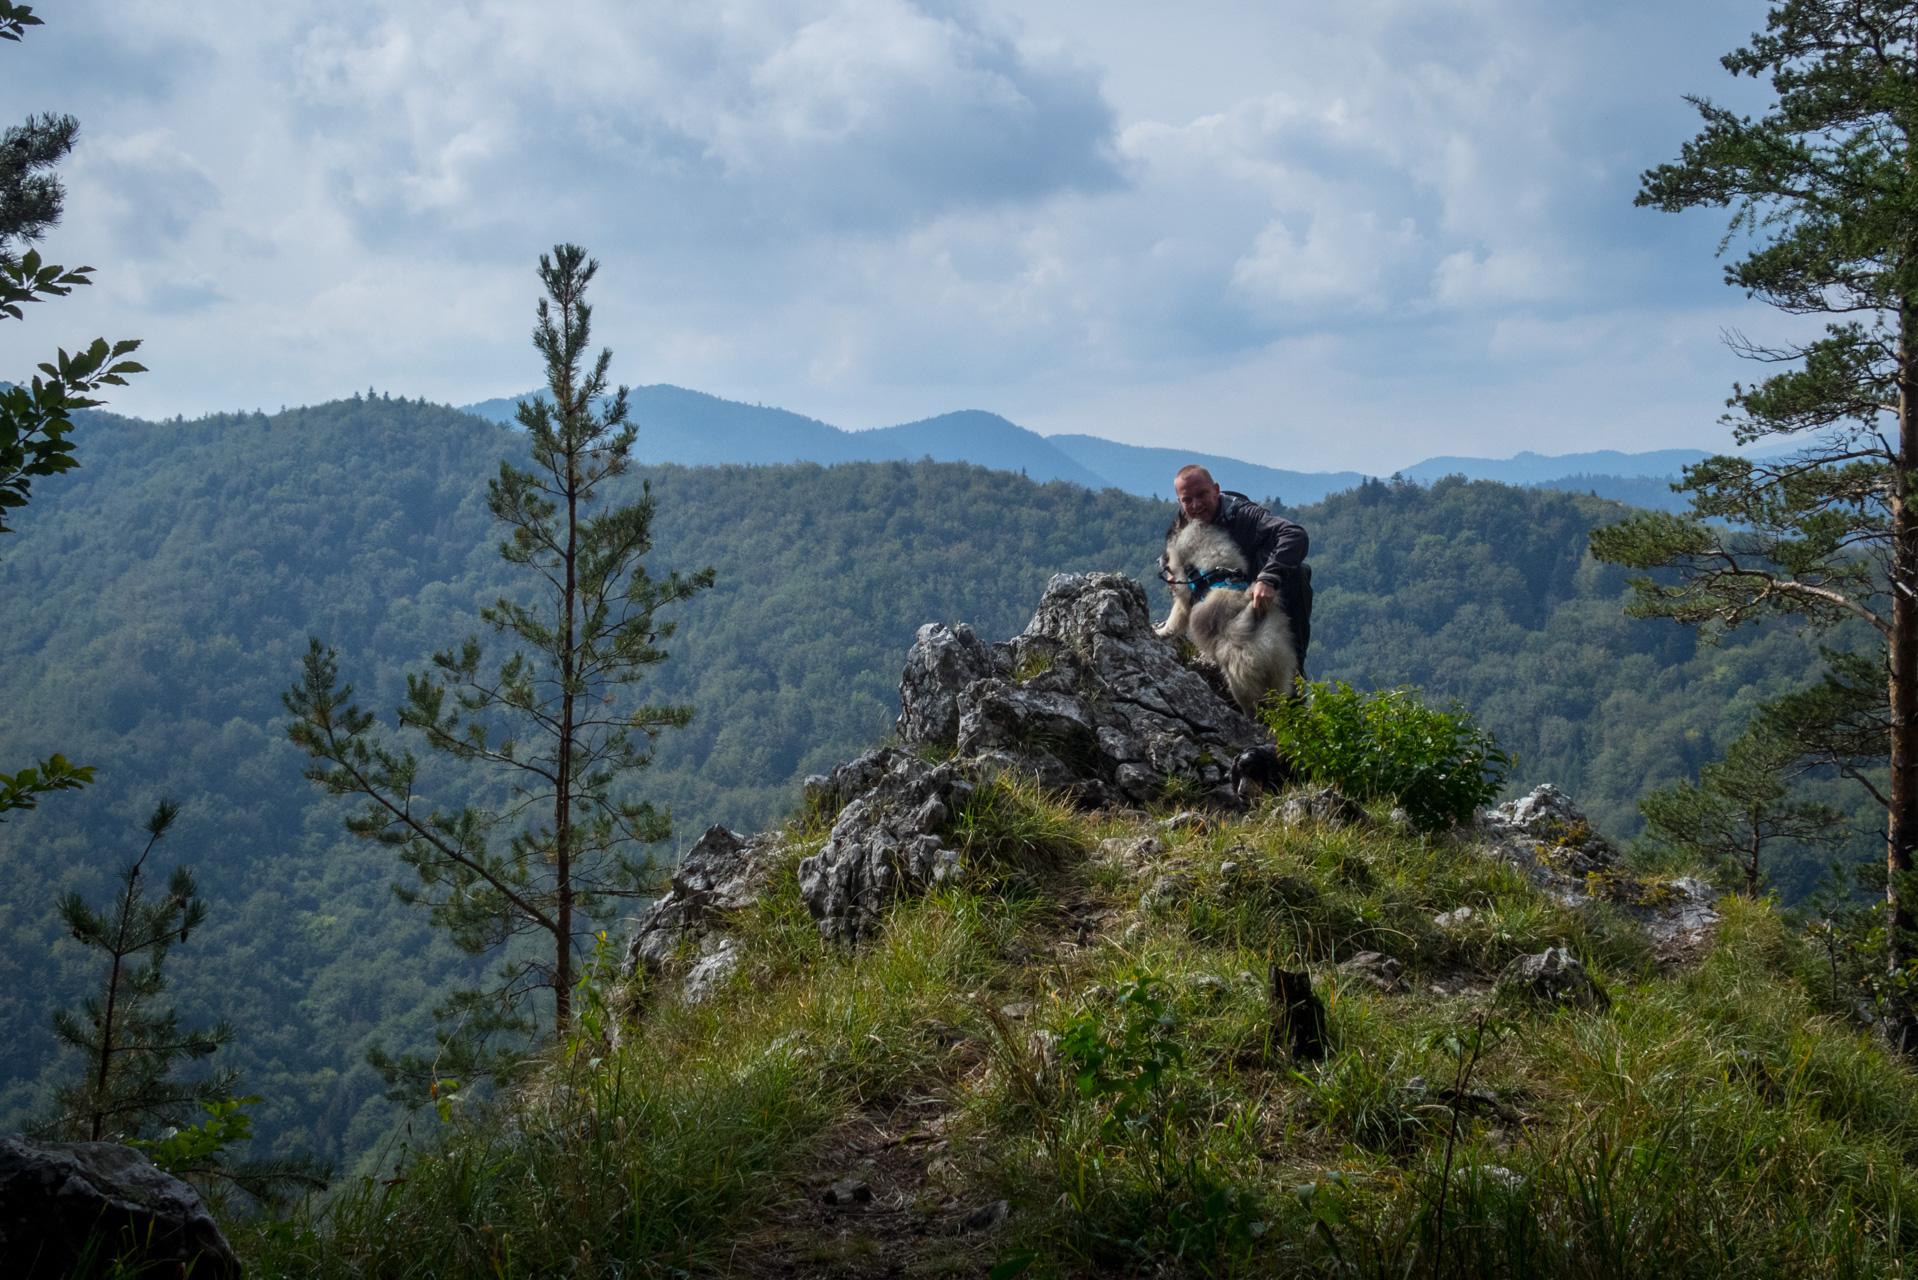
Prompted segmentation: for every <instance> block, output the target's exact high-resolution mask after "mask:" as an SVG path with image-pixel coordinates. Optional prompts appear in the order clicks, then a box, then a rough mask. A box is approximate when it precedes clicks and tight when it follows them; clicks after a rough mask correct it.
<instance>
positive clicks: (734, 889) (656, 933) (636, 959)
mask: <svg viewBox="0 0 1918 1280" xmlns="http://www.w3.org/2000/svg"><path fill="white" fill-rule="evenodd" d="M778 848H779V841H778V838H777V837H776V836H769V835H761V836H754V837H752V838H751V839H747V838H745V837H744V836H741V835H739V834H738V833H737V832H734V831H728V830H727V829H726V828H725V827H721V826H711V827H708V828H706V834H704V835H702V836H701V837H699V840H698V841H697V842H696V843H695V844H694V845H693V847H692V848H690V849H688V850H687V851H686V853H685V856H683V857H682V858H680V860H679V865H678V866H677V867H675V868H674V869H673V875H672V888H671V890H670V891H669V892H668V893H667V894H666V896H665V897H663V898H660V899H659V900H658V901H657V902H655V903H653V905H652V906H650V907H648V908H647V909H646V910H645V911H644V912H643V913H642V914H641V915H640V916H639V918H638V919H637V920H636V921H634V924H633V932H632V935H631V936H630V937H629V938H628V939H627V941H626V958H625V961H624V963H623V964H622V965H621V966H620V971H621V972H622V973H623V974H625V975H626V976H627V977H631V976H633V974H635V973H637V972H638V971H639V969H640V968H641V967H642V966H644V967H645V969H646V971H647V972H649V973H659V972H662V971H663V970H665V969H666V968H667V967H668V966H669V965H670V964H671V962H672V959H673V957H674V956H675V955H676V954H677V953H678V951H679V948H680V946H681V944H682V943H686V942H698V941H700V940H701V939H703V938H705V937H706V936H707V935H708V934H710V933H711V932H712V931H713V930H714V929H716V928H718V927H720V926H721V925H722V924H723V921H724V918H725V917H726V916H727V915H728V914H730V913H732V912H736V911H739V910H741V909H743V908H745V907H748V906H750V905H752V904H753V903H754V902H757V901H758V900H759V896H760V895H761V894H762V893H764V892H765V890H766V886H767V884H768V883H769V881H770V879H771V874H772V862H773V859H774V855H775V854H776V852H777V850H778Z"/></svg>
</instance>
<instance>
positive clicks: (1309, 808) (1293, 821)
mask: <svg viewBox="0 0 1918 1280" xmlns="http://www.w3.org/2000/svg"><path fill="white" fill-rule="evenodd" d="M1279 820H1280V821H1281V822H1283V823H1285V824H1286V825H1287V826H1288V827H1290V826H1298V825H1300V824H1301V823H1307V824H1314V825H1317V826H1322V827H1325V828H1326V829H1328V830H1331V831H1337V830H1339V829H1340V828H1341V827H1363V826H1369V825H1371V821H1372V820H1371V819H1370V818H1369V817H1367V816H1366V813H1365V809H1364V807H1363V806H1362V805H1360V804H1359V802H1358V801H1356V800H1354V799H1352V798H1351V797H1350V796H1346V795H1341V794H1340V793H1339V792H1338V791H1336V790H1335V789H1333V788H1331V787H1317V788H1314V789H1313V790H1311V791H1302V792H1300V793H1299V794H1298V795H1295V796H1293V797H1291V798H1290V799H1288V800H1287V801H1286V802H1285V803H1284V804H1282V805H1280V806H1279Z"/></svg>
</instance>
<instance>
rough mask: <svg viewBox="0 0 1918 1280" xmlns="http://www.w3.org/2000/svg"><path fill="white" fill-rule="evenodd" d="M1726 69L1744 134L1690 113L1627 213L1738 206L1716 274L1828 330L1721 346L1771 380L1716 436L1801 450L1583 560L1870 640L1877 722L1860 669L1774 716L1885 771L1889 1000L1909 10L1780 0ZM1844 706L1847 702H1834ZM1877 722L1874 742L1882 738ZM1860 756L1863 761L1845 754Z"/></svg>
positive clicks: (1901, 764) (1912, 118) (1905, 500)
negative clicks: (1784, 439) (1797, 339)
mask: <svg viewBox="0 0 1918 1280" xmlns="http://www.w3.org/2000/svg"><path fill="white" fill-rule="evenodd" d="M1722 61H1723V65H1724V66H1725V68H1726V69H1727V70H1728V71H1730V72H1732V73H1733V74H1734V75H1748V76H1753V77H1760V76H1766V77H1769V79H1770V82H1771V85H1772V88H1773V89H1774V90H1775V91H1776V94H1777V100H1776V102H1775V103H1774V104H1773V106H1772V107H1771V109H1770V110H1769V112H1767V113H1766V114H1764V115H1762V116H1760V117H1758V118H1756V119H1754V118H1750V117H1746V116H1741V115H1738V114H1737V113H1735V112H1732V111H1730V110H1727V109H1726V108H1723V107H1720V106H1718V105H1716V104H1714V103H1712V102H1710V101H1708V100H1705V99H1703V98H1693V99H1691V101H1692V103H1693V105H1694V106H1696V107H1697V109H1698V111H1699V113H1700V115H1701V116H1702V117H1703V118H1704V129H1703V131H1702V132H1700V133H1699V134H1698V136H1697V137H1695V138H1694V139H1692V141H1690V142H1688V143H1686V144H1685V146H1684V148H1683V151H1682V153H1681V155H1680V157H1679V159H1678V161H1677V162H1676V163H1672V164H1666V165H1661V166H1659V167H1658V168H1655V169H1652V170H1650V171H1649V172H1647V173H1646V174H1645V175H1644V178H1643V186H1642V189H1641V191H1640V193H1639V196H1638V203H1639V204H1640V205H1646V206H1650V207H1653V208H1657V209H1662V210H1666V211H1670V212H1676V211H1680V210H1684V209H1690V208H1694V207H1698V206H1707V207H1713V208H1723V209H1730V210H1731V211H1732V217H1731V227H1730V231H1729V232H1728V234H1727V240H1726V243H1727V244H1730V243H1731V240H1732V238H1734V237H1737V236H1741V235H1742V236H1744V237H1746V238H1747V239H1748V240H1749V241H1750V242H1751V244H1752V247H1751V249H1750V251H1749V252H1747V253H1746V254H1745V255H1744V256H1743V257H1742V258H1740V259H1738V260H1737V261H1735V262H1733V263H1732V264H1731V265H1730V266H1728V268H1727V270H1726V278H1727V280H1728V282H1729V283H1731V284H1733V285H1735V286H1737V287H1739V288H1742V289H1744V290H1745V291H1746V292H1747V294H1749V295H1750V296H1752V297H1756V298H1761V299H1763V300H1765V301H1766V302H1769V303H1771V304H1772V305H1773V306H1776V307H1778V308H1779V309H1781V310H1783V311H1786V312H1789V313H1791V314H1794V315H1807V316H1825V317H1828V320H1827V322H1826V325H1825V327H1824V330H1823V334H1822V336H1820V337H1817V338H1815V339H1812V340H1810V341H1808V342H1804V343H1802V344H1799V345H1795V346H1787V347H1767V346H1761V345H1759V344H1756V343H1752V342H1748V341H1746V340H1744V339H1742V338H1739V337H1734V338H1733V339H1732V342H1733V345H1734V347H1735V348H1736V349H1738V350H1739V351H1740V353H1741V354H1743V355H1745V356H1748V357H1750V358H1752V359H1754V360H1757V361H1760V362H1763V363H1768V364H1773V365H1776V366H1778V367H1779V371H1778V372H1776V373H1773V374H1771V375H1770V376H1768V377H1766V378H1764V379H1763V380H1761V381H1759V382H1758V383H1756V384H1755V385H1752V386H1744V385H1739V386H1736V387H1734V389H1733V394H1732V397H1731V399H1730V401H1729V402H1728V404H1729V406H1730V408H1731V413H1730V414H1728V415H1727V421H1728V422H1729V423H1730V425H1731V426H1732V427H1733V429H1734V432H1735V435H1736V438H1737V439H1738V441H1739V442H1740V443H1741V444H1747V443H1751V442H1753V441H1756V440H1759V439H1761V438H1763V437H1766V436H1772V435H1785V436H1800V437H1803V438H1804V439H1805V444H1804V446H1803V447H1802V448H1800V449H1799V450H1797V451H1796V452H1794V453H1792V454H1791V455H1789V456H1787V457H1783V458H1779V459H1776V460H1769V461H1762V462H1761V461H1753V460H1751V459H1748V458H1742V457H1729V456H1727V457H1717V458H1711V459H1708V460H1706V461H1705V462H1702V463H1699V464H1698V465H1697V466H1694V467H1689V468H1687V469H1686V474H1685V480H1684V483H1683V486H1682V488H1683V489H1684V490H1685V491H1688V492H1689V493H1690V494H1691V507H1692V509H1691V512H1690V513H1689V514H1687V515H1682V516H1680V515H1672V514H1666V513H1656V514H1647V515H1641V516H1637V517H1635V518H1633V519H1631V520H1628V521H1625V522H1623V523H1621V524H1618V525H1614V526H1611V527H1609V528H1606V529H1601V530H1597V531H1595V532H1594V533H1593V535H1592V550H1593V552H1594V554H1596V555H1597V556H1599V557H1600V558H1602V559H1606V560H1611V561H1614V562H1617V563H1621V564H1625V565H1628V566H1632V567H1635V568H1640V569H1668V570H1676V574H1675V579H1674V580H1667V581H1658V580H1654V579H1652V578H1649V577H1647V578H1640V579H1636V580H1635V581H1634V584H1633V585H1634V586H1635V588H1636V590H1637V598H1636V601H1635V603H1634V605H1633V606H1632V611H1633V612H1634V613H1636V614H1637V615H1638V616H1641V617H1665V618H1672V619H1675V620H1677V621H1679V622H1682V623H1687V624H1690V625H1692V626H1695V627H1698V628H1700V630H1701V632H1702V633H1703V634H1705V635H1706V636H1707V637H1711V636H1714V635H1716V634H1717V633H1719V632H1721V631H1723V630H1725V629H1728V628H1732V627H1737V626H1740V625H1742V624H1744V623H1747V622H1751V621H1753V620H1756V619H1759V618H1762V617H1766V616H1772V615H1778V614H1790V615H1797V616H1800V617H1802V618H1804V619H1806V620H1807V621H1808V622H1810V623H1811V624H1812V625H1814V626H1819V627H1826V626H1831V625H1834V624H1837V623H1838V622H1840V621H1841V620H1843V619H1847V618H1856V619H1861V620H1862V621H1863V622H1865V623H1866V624H1868V625H1869V626H1870V627H1871V628H1872V629H1873V630H1874V631H1875V632H1876V634H1877V636H1878V637H1879V639H1880V641H1881V643H1882V644H1883V649H1882V654H1883V665H1884V670H1883V684H1882V686H1881V687H1882V689H1883V693H1882V695H1880V696H1881V697H1882V702H1881V703H1880V705H1881V706H1882V707H1883V711H1882V714H1880V713H1877V712H1874V711H1872V710H1871V709H1870V708H1860V707H1859V706H1857V705H1856V695H1857V694H1858V693H1859V692H1860V691H1861V686H1859V685H1858V683H1857V677H1858V676H1859V674H1860V668H1859V663H1860V662H1865V661H1866V659H1868V658H1870V654H1869V653H1867V654H1865V655H1862V656H1861V657H1860V658H1859V660H1858V661H1857V662H1852V663H1850V665H1848V666H1847V667H1845V668H1844V669H1843V670H1842V671H1840V672H1839V673H1838V677H1839V678H1838V680H1837V682H1836V683H1834V684H1833V685H1831V686H1830V687H1828V688H1826V689H1823V690H1822V691H1820V690H1814V691H1813V696H1812V697H1809V698H1804V699H1800V700H1799V701H1798V702H1796V703H1793V704H1791V705H1789V706H1787V707H1784V708H1781V709H1778V710H1774V712H1773V713H1772V719H1773V720H1774V721H1778V720H1780V719H1786V718H1791V717H1792V716H1797V717H1801V719H1800V720H1799V721H1798V722H1797V723H1795V724H1794V725H1792V726H1790V727H1789V733H1790V735H1791V736H1795V737H1798V738H1801V739H1804V740H1806V741H1808V742H1810V743H1812V744H1814V745H1817V744H1822V746H1821V749H1822V750H1824V751H1825V752H1826V756H1827V758H1828V759H1830V758H1831V751H1832V750H1836V751H1839V752H1842V753H1844V755H1845V757H1847V758H1852V759H1854V760H1856V761H1857V763H1855V764H1854V765H1853V767H1852V768H1851V770H1850V772H1851V776H1854V777H1859V776H1860V775H1861V774H1862V773H1863V772H1864V769H1863V767H1862V765H1863V764H1866V763H1869V762H1870V760H1871V759H1873V758H1882V759H1885V760H1887V762H1888V765H1889V769H1888V772H1889V779H1888V785H1887V786H1886V787H1885V788H1883V790H1882V793H1881V799H1882V800H1883V802H1884V804H1885V808H1886V814H1887V822H1886V831H1887V839H1886V867H1887V873H1886V876H1885V880H1884V883H1885V897H1886V921H1885V937H1886V939H1887V944H1886V950H1887V955H1886V957H1885V958H1886V965H1887V969H1886V972H1887V978H1888V981H1887V984H1886V988H1887V991H1888V992H1891V993H1896V992H1899V991H1902V990H1903V989H1904V988H1906V987H1907V986H1909V978H1910V975H1911V971H1912V967H1913V961H1914V959H1915V958H1918V957H1915V955H1914V934H1913V909H1912V902H1911V894H1912V888H1913V886H1912V883H1911V879H1912V877H1911V869H1912V856H1913V849H1914V847H1915V846H1918V737H1915V735H1918V510H1914V508H1913V500H1914V496H1918V495H1914V488H1913V482H1914V477H1918V436H1914V433H1913V426H1914V423H1913V422H1912V416H1913V414H1914V412H1918V173H1915V172H1914V171H1913V161H1914V159H1918V151H1915V150H1914V149H1915V148H1918V4H1913V3H1910V2H1909V0H1903V2H1893V0H1787V3H1784V4H1780V5H1778V6H1777V7H1775V8H1773V9H1772V10H1771V12H1770V14H1769V16H1768V19H1767V25H1766V29H1765V31H1764V32H1762V33H1760V34H1758V35H1755V36H1754V37H1753V38H1752V40H1751V43H1750V44H1749V45H1748V46H1747V47H1745V48H1741V49H1738V50H1736V51H1735V52H1733V53H1731V54H1728V55H1727V56H1726V57H1725V58H1724V59H1723V60H1722ZM1847 690H1849V692H1850V695H1852V701H1851V702H1846V699H1845V698H1844V697H1842V696H1839V695H1841V694H1844V693H1845V692H1846V691H1847ZM1820 715H1827V716H1829V715H1836V716H1838V717H1839V718H1838V719H1837V720H1826V721H1824V722H1823V723H1822V724H1821V723H1820V722H1819V721H1818V720H1817V717H1818V716H1820ZM1878 724H1882V726H1883V729H1884V737H1883V738H1882V739H1875V740H1874V739H1873V738H1872V728H1873V726H1874V725H1878ZM1859 751H1862V752H1864V753H1865V758H1864V759H1862V760H1858V758H1857V757H1852V756H1850V753H1852V752H1859ZM1811 758H1812V759H1814V760H1816V759H1817V758H1818V751H1813V752H1812V755H1811ZM1840 763H1841V767H1842V760H1841V761H1840ZM1887 1014H1888V1017H1887V1021H1886V1026H1887V1028H1888V1029H1889V1030H1891V1031H1892V1033H1893V1034H1892V1039H1893V1040H1894V1041H1896V1042H1899V1043H1901V1044H1904V1045H1905V1047H1907V1048H1918V1026H1914V1018H1913V1015H1912V1012H1911V1009H1910V1002H1909V1000H1908V999H1906V998H1904V997H1903V996H1897V997H1896V998H1894V999H1892V1000H1891V1003H1890V1005H1888V1007H1887Z"/></svg>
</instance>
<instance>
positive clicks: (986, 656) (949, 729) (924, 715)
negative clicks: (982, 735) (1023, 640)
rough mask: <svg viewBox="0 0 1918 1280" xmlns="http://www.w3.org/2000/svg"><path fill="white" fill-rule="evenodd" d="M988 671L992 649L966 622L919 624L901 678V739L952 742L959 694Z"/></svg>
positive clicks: (987, 673) (957, 725)
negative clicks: (955, 623) (951, 625)
mask: <svg viewBox="0 0 1918 1280" xmlns="http://www.w3.org/2000/svg"><path fill="white" fill-rule="evenodd" d="M991 674H992V650H991V648H990V647H988V646H987V644H986V642H985V641H983V640H981V639H980V638H979V637H978V635H977V634H975V633H974V631H973V629H972V628H971V627H969V626H967V625H966V624H965V623H963V622H962V623H960V624H959V625H958V626H954V627H948V626H946V625H945V624H944V623H942V622H928V623H927V624H926V625H925V626H923V627H921V628H919V634H918V637H917V638H916V639H915V640H914V641H913V645H912V649H911V650H910V651H909V652H908V653H907V654H906V670H905V674H904V675H902V676H901V677H900V678H899V722H898V726H897V727H898V733H899V739H900V741H902V742H920V743H927V744H930V745H937V746H951V745H952V743H953V741H954V739H955V738H957V737H958V734H959V693H960V691H961V690H963V689H965V688H966V686H968V685H970V684H971V683H972V682H973V681H975V680H983V679H985V678H987V677H988V676H990V675H991Z"/></svg>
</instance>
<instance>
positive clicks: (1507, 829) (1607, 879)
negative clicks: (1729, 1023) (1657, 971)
mask: <svg viewBox="0 0 1918 1280" xmlns="http://www.w3.org/2000/svg"><path fill="white" fill-rule="evenodd" d="M1478 829H1479V834H1480V836H1481V837H1482V838H1483V840H1484V842H1485V851H1486V852H1487V853H1488V854H1489V855H1490V856H1492V857H1494V858H1498V859H1499V860H1501V861H1504V862H1509V863H1511V864H1512V865H1513V866H1516V867H1518V868H1520V869H1521V870H1523V871H1524V872H1525V875H1526V878H1527V879H1529V880H1530V881H1531V882H1532V884H1533V885H1534V886H1535V887H1537V888H1538V889H1539V890H1540V891H1542V892H1544V893H1547V894H1550V895H1551V896H1552V897H1554V898H1556V899H1557V900H1558V901H1559V902H1561V903H1563V904H1565V905H1566V906H1568V907H1585V906H1590V905H1592V904H1593V903H1595V902H1601V901H1602V902H1609V903H1611V904H1612V905H1613V906H1614V907H1617V908H1618V909H1619V910H1620V911H1621V912H1623V913H1624V914H1625V915H1627V916H1629V917H1630V918H1631V919H1632V920H1634V921H1635V922H1636V923H1637V924H1638V925H1639V926H1640V927H1642V928H1643V929H1644V930H1645V932H1646V933H1647V934H1648V935H1650V936H1651V938H1652V940H1653V941H1655V942H1657V943H1659V944H1661V946H1676V947H1683V946H1686V945H1689V944H1693V943H1697V942H1700V941H1702V940H1703V939H1704V937H1705V935H1706V934H1707V933H1708V932H1709V931H1710V930H1711V928H1712V927H1713V926H1714V925H1716V924H1717V923H1718V922H1719V920H1720V919H1721V917H1720V915H1719V913H1718V912H1717V911H1716V910H1715V909H1714V908H1713V905H1712V904H1713V903H1714V902H1716V901H1717V894H1716V893H1715V892H1714V891H1713V890H1712V888H1711V886H1709V885H1707V884H1705V883H1704V882H1702V881H1699V880H1694V879H1690V878H1688V877H1687V878H1681V879H1677V880H1661V879H1657V878H1654V877H1646V876H1640V875H1636V874H1634V873H1632V872H1631V871H1629V870H1628V869H1626V868H1625V867H1624V866H1622V865H1621V864H1620V861H1619V855H1618V851H1617V850H1616V849H1614V848H1613V847H1612V846H1611V844H1610V843H1609V842H1608V841H1607V840H1606V839H1605V838H1604V837H1603V836H1601V835H1599V834H1598V833H1597V832H1595V831H1593V830H1592V824H1591V823H1590V822H1589V821H1588V820H1587V819H1586V817H1585V814H1584V813H1583V812H1582V811H1581V810H1580V809H1579V807H1578V806H1577V805H1576V804H1574V803H1572V800H1571V797H1569V796H1567V795H1566V794H1565V793H1564V792H1563V791H1560V790H1559V789H1558V788H1557V787H1555V786H1553V785H1552V784H1551V783H1549V782H1546V783H1542V784H1540V785H1539V786H1538V787H1536V788H1534V789H1533V791H1532V792H1531V794H1529V795H1525V796H1521V797H1519V798H1518V799H1516V800H1512V801H1509V802H1507V803H1505V804H1502V805H1500V806H1498V807H1497V808H1496V809H1488V810H1487V811H1485V812H1484V813H1482V814H1480V815H1479V820H1478Z"/></svg>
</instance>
